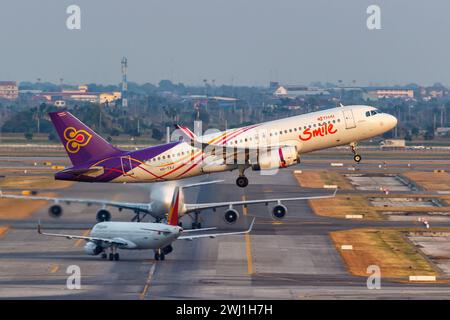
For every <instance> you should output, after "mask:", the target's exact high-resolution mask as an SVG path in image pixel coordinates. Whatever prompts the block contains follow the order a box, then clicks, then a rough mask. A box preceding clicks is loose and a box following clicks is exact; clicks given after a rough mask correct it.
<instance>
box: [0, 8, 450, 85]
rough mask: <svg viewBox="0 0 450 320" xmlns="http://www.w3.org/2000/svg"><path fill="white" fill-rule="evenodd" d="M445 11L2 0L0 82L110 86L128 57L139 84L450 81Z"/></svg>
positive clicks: (448, 23) (449, 25)
mask: <svg viewBox="0 0 450 320" xmlns="http://www.w3.org/2000/svg"><path fill="white" fill-rule="evenodd" d="M72 4H75V5H78V6H79V7H80V9H81V19H80V20H81V29H80V30H69V29H68V28H67V27H66V20H67V18H68V17H69V14H67V13H66V9H67V7H68V6H69V5H72ZM372 4H376V5H378V6H379V7H380V9H381V29H380V30H369V29H368V28H367V25H366V20H367V18H368V17H369V14H367V12H366V10H367V7H368V6H369V5H372ZM449 16H450V1H448V0H430V1H422V0H371V1H367V0H339V1H336V0H272V1H269V0H146V1H144V0H127V1H123V0H122V1H119V0H70V1H67V0H39V1H33V0H28V1H25V0H14V1H2V2H1V4H0V30H2V31H1V33H0V34H1V37H0V80H16V81H33V82H34V81H36V79H37V78H41V79H42V81H51V82H55V83H58V82H59V81H60V80H59V79H60V78H62V79H64V82H65V83H72V84H74V83H91V82H96V83H104V84H116V83H119V82H120V81H121V74H120V60H121V58H122V56H126V57H127V58H128V65H129V70H128V79H129V81H134V82H138V83H145V82H151V83H158V82H159V81H160V80H161V79H170V80H172V81H174V82H183V83H186V84H191V85H200V84H202V83H203V79H207V80H208V81H209V82H210V83H212V81H213V79H214V80H215V84H216V85H221V84H234V85H254V86H267V85H268V83H269V81H279V82H281V83H284V84H308V83H310V82H313V81H322V82H326V81H329V82H337V81H338V80H342V81H343V83H344V84H351V83H352V82H353V81H355V83H356V85H368V84H379V85H394V84H407V83H411V82H415V83H419V84H425V85H430V84H433V83H434V82H441V83H443V84H445V85H450V41H449V33H450V19H449Z"/></svg>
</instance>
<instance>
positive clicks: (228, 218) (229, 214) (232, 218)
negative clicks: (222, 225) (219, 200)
mask: <svg viewBox="0 0 450 320" xmlns="http://www.w3.org/2000/svg"><path fill="white" fill-rule="evenodd" d="M223 219H224V220H225V222H226V223H229V224H233V223H235V222H236V221H237V219H239V212H237V211H236V210H234V209H228V210H227V211H225V215H224V216H223Z"/></svg>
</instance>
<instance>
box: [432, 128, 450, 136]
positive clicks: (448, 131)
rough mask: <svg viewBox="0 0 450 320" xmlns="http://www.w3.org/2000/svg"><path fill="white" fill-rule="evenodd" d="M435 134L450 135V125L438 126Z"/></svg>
mask: <svg viewBox="0 0 450 320" xmlns="http://www.w3.org/2000/svg"><path fill="white" fill-rule="evenodd" d="M434 134H435V135H436V136H440V137H444V136H450V127H438V128H436V130H435V131H434Z"/></svg>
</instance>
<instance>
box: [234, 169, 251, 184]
mask: <svg viewBox="0 0 450 320" xmlns="http://www.w3.org/2000/svg"><path fill="white" fill-rule="evenodd" d="M244 171H245V167H244V166H239V177H238V178H237V179H236V185H237V186H238V187H240V188H245V187H246V186H248V178H247V177H246V176H245V175H244Z"/></svg>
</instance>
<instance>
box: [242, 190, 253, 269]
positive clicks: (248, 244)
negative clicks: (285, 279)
mask: <svg viewBox="0 0 450 320" xmlns="http://www.w3.org/2000/svg"><path fill="white" fill-rule="evenodd" d="M245 200H247V197H246V196H245V195H243V196H242V201H245ZM242 213H243V214H244V216H246V215H247V214H248V209H247V206H243V208H242ZM244 238H245V253H246V256H247V273H248V274H253V257H252V242H251V239H250V234H248V233H246V234H245V235H244Z"/></svg>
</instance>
